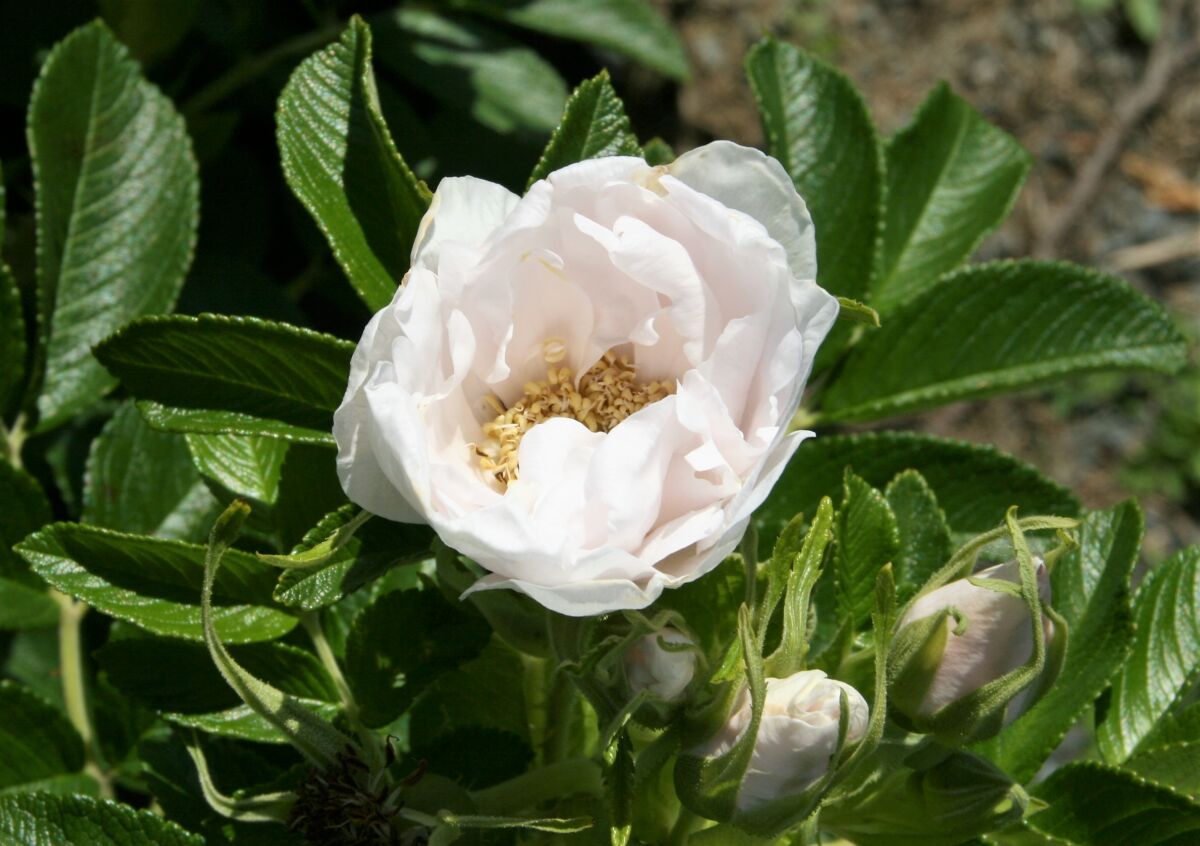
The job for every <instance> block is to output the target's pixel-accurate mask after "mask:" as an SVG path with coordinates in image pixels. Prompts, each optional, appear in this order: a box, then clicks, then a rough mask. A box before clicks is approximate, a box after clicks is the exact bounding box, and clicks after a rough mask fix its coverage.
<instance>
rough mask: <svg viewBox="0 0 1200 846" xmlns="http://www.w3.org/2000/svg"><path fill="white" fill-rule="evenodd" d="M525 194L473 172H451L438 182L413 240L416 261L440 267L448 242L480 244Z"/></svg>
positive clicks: (433, 268) (414, 262)
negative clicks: (473, 174)
mask: <svg viewBox="0 0 1200 846" xmlns="http://www.w3.org/2000/svg"><path fill="white" fill-rule="evenodd" d="M520 199H521V198H520V197H518V196H517V195H516V194H514V193H513V192H512V191H509V190H508V189H507V188H505V187H504V186H503V185H497V184H496V183H495V182H488V181H487V180H486V179H476V178H475V177H473V176H447V177H445V178H443V179H442V181H441V182H439V183H438V187H437V190H436V191H435V192H434V193H433V201H432V202H431V203H430V204H429V209H428V210H427V211H426V212H425V216H424V217H423V218H422V219H421V225H420V227H419V228H418V229H417V237H416V239H415V241H414V243H413V250H412V263H413V266H414V267H423V268H426V269H428V270H432V271H435V272H436V271H437V270H438V264H439V259H440V257H441V254H442V252H443V251H444V250H445V249H446V248H447V246H451V245H452V246H457V247H467V248H479V247H480V246H482V245H483V242H484V241H486V240H487V238H488V236H489V235H491V234H492V233H493V232H494V231H495V230H496V229H497V228H498V227H499V226H500V225H501V224H502V223H504V221H505V220H506V219H507V218H508V215H509V213H510V212H512V210H513V209H514V208H515V207H516V205H517V202H518V201H519V200H520Z"/></svg>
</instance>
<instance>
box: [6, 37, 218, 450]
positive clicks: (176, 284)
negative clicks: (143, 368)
mask: <svg viewBox="0 0 1200 846" xmlns="http://www.w3.org/2000/svg"><path fill="white" fill-rule="evenodd" d="M29 149H30V153H31V157H32V161H33V175H34V182H35V184H36V186H37V230H38V270H37V278H38V315H39V327H38V334H39V345H40V346H44V352H43V353H42V355H43V356H44V363H45V377H44V381H43V383H42V387H41V397H40V398H39V399H38V413H39V415H40V418H41V419H40V422H39V428H40V429H43V430H44V429H48V428H50V427H52V426H54V425H56V424H58V423H60V422H62V421H63V420H65V419H66V418H68V417H70V416H71V415H72V414H74V413H75V412H77V411H79V410H80V409H82V408H83V407H84V406H86V405H88V404H90V403H92V402H94V401H95V400H97V399H99V398H100V396H101V395H102V394H104V393H105V392H106V391H107V390H109V389H110V388H111V387H112V386H113V385H114V384H116V383H115V380H113V379H112V378H111V377H110V376H109V375H108V374H107V373H105V372H104V369H103V368H101V367H100V365H99V364H98V363H97V362H96V361H94V360H93V359H92V357H91V355H90V351H91V347H92V345H93V344H95V343H96V342H97V341H99V340H100V339H101V338H103V337H105V336H106V335H108V334H110V333H111V332H113V331H114V330H116V329H117V328H118V327H119V326H121V325H123V324H125V323H127V322H129V321H130V320H132V319H133V318H135V317H138V316H140V315H144V314H155V313H159V312H164V311H169V310H170V309H171V307H172V306H173V305H174V303H175V298H176V297H177V296H178V295H179V290H180V288H181V287H182V285H183V279H184V275H185V273H186V272H187V268H188V265H189V264H190V263H191V260H192V248H193V246H194V245H195V241H196V225H197V216H198V193H199V188H198V184H197V177H196V161H195V159H194V157H193V155H192V146H191V142H190V141H189V140H188V136H187V131H186V128H185V126H184V122H183V119H182V118H181V117H180V115H179V114H178V113H177V112H176V111H175V109H174V107H173V106H172V105H171V102H170V100H168V99H167V98H166V97H165V96H163V94H162V93H161V92H160V91H159V90H158V89H157V88H155V87H154V86H153V85H151V84H150V83H148V82H147V81H146V80H145V79H144V78H143V77H142V76H141V74H140V72H139V70H138V66H137V63H136V62H135V61H134V60H133V59H132V58H130V56H129V53H128V51H127V50H126V49H125V48H124V47H123V46H121V44H120V43H118V42H117V41H116V39H114V38H113V36H112V34H111V33H110V32H109V31H108V28H107V27H105V26H104V24H102V23H99V22H96V23H92V24H89V25H87V26H85V27H81V28H80V29H77V30H75V31H74V32H72V33H71V34H70V35H68V36H67V37H66V38H65V39H63V40H62V41H61V42H59V43H58V44H57V45H56V46H55V47H54V49H53V50H51V51H50V55H49V56H48V57H47V58H46V62H45V64H44V65H43V66H42V73H41V76H40V77H39V79H38V81H37V83H36V84H35V85H34V89H33V94H32V97H31V99H30V104H29ZM39 357H40V356H39Z"/></svg>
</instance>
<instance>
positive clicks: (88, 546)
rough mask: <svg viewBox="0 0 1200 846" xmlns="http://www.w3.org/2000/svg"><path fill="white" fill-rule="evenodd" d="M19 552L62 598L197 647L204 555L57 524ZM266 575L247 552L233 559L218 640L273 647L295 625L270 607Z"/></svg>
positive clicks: (171, 544) (192, 548)
mask: <svg viewBox="0 0 1200 846" xmlns="http://www.w3.org/2000/svg"><path fill="white" fill-rule="evenodd" d="M17 551H18V552H19V553H20V555H21V556H22V557H24V558H25V560H26V561H28V562H29V564H30V566H31V567H33V569H34V571H35V572H36V573H37V574H38V575H40V576H41V577H42V578H44V579H45V580H46V581H47V582H49V583H50V584H51V585H53V586H54V587H56V588H58V589H59V590H60V591H62V592H63V593H66V594H70V595H71V596H74V597H77V598H79V599H82V600H83V601H84V602H86V603H88V604H89V605H91V606H93V607H95V608H97V609H99V610H101V611H103V612H104V613H106V614H108V615H110V616H112V617H116V618H117V619H119V620H126V621H128V622H130V623H133V624H135V625H137V626H140V627H142V628H144V629H146V630H148V631H151V632H154V633H155V634H161V635H166V636H168V637H180V638H184V639H187V640H200V639H201V638H202V637H203V632H202V629H201V615H200V607H199V605H200V588H201V583H202V580H203V574H204V547H202V546H197V545H195V544H190V543H181V542H179V541H170V540H160V539H157V538H148V537H142V536H139V535H126V534H121V533H119V532H113V531H109V530H107V529H98V528H93V527H91V526H82V525H78V524H75V523H54V524H52V525H50V526H46V527H45V528H43V529H42V530H41V531H39V532H37V533H36V534H34V535H31V536H29V537H28V538H26V539H25V540H24V541H23V542H21V544H19V545H18V547H17ZM274 582H275V579H274V573H273V571H272V570H271V568H269V567H267V566H266V565H264V564H261V563H259V561H258V560H257V559H255V557H254V556H252V555H249V554H247V553H245V552H236V551H234V552H230V553H229V555H228V563H227V565H226V569H225V570H223V571H222V573H221V578H220V579H218V580H217V585H216V595H217V597H218V598H219V601H220V602H221V605H220V606H219V607H218V608H217V609H216V610H215V611H214V614H213V616H214V619H215V625H216V629H217V631H218V632H220V633H221V636H222V637H223V638H224V639H225V640H228V641H232V642H235V643H249V642H252V641H260V640H273V639H275V638H277V637H280V636H282V635H284V634H286V633H287V632H288V631H290V630H291V629H292V628H293V627H294V626H295V624H296V619H295V618H294V617H292V616H290V615H288V614H285V613H283V612H281V611H277V610H275V609H273V608H271V607H268V606H270V605H272V604H273V603H272V600H271V590H272V588H273V586H274Z"/></svg>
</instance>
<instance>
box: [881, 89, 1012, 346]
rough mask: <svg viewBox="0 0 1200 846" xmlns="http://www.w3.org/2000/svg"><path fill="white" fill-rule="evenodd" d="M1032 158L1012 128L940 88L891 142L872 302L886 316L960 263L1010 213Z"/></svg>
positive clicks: (888, 150)
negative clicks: (996, 123) (1007, 130)
mask: <svg viewBox="0 0 1200 846" xmlns="http://www.w3.org/2000/svg"><path fill="white" fill-rule="evenodd" d="M1029 163H1030V159H1029V154H1028V153H1026V152H1025V151H1024V150H1023V149H1021V146H1020V145H1019V144H1018V143H1017V142H1016V141H1015V140H1013V139H1012V138H1011V137H1010V136H1009V135H1008V134H1006V133H1004V132H1002V131H1001V130H999V129H997V128H996V127H994V126H992V125H991V124H990V123H988V122H987V121H986V120H984V118H983V117H982V116H981V115H980V114H979V113H978V112H976V111H975V110H974V109H973V108H972V107H971V105H970V104H969V103H968V102H967V101H966V100H963V99H962V98H961V97H958V96H957V95H955V94H954V92H953V91H951V90H950V87H949V86H948V85H946V84H945V83H941V84H939V85H938V86H936V87H935V88H934V89H933V91H932V92H930V94H929V96H928V97H927V98H926V99H925V102H924V103H922V104H921V106H920V108H919V109H918V110H917V113H916V115H915V116H914V117H913V121H912V123H911V124H909V125H908V126H907V127H905V128H904V129H902V130H901V131H900V132H898V133H897V134H896V135H895V137H893V138H892V139H891V141H889V143H888V145H887V165H886V173H887V185H886V196H887V208H886V213H885V215H884V227H883V241H882V244H881V246H880V252H879V260H878V263H877V275H876V278H875V282H874V284H873V285H872V287H871V296H870V302H871V305H873V306H875V308H877V309H879V311H880V313H881V314H886V313H887V312H890V311H892V310H893V309H894V308H895V307H896V306H898V305H900V304H901V303H904V302H908V301H909V300H912V299H914V298H915V297H916V296H917V295H918V294H920V293H921V292H922V291H924V290H926V289H927V288H929V287H930V286H931V285H933V284H934V283H935V282H936V281H937V279H938V277H939V276H941V275H942V274H943V273H946V272H947V271H950V270H953V269H954V268H956V267H958V265H959V264H961V263H962V262H963V261H964V260H965V259H966V258H967V257H968V256H970V255H971V253H972V252H974V250H975V248H976V247H977V246H979V242H980V241H982V240H983V237H984V236H985V235H987V234H988V233H989V232H991V231H992V229H994V228H995V227H996V226H997V224H999V223H1000V222H1001V221H1002V220H1004V218H1005V217H1006V216H1007V215H1008V210H1009V209H1010V208H1011V207H1012V204H1013V201H1014V200H1015V199H1016V196H1017V191H1019V190H1020V188H1021V183H1022V182H1024V181H1025V174H1026V172H1027V171H1028V170H1029ZM884 322H885V323H886V322H887V321H886V320H885V321H884Z"/></svg>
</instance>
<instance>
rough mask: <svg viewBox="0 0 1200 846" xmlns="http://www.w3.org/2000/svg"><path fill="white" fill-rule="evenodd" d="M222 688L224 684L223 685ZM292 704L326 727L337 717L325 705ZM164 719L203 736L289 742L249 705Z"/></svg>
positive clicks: (310, 702)
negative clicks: (313, 716)
mask: <svg viewBox="0 0 1200 846" xmlns="http://www.w3.org/2000/svg"><path fill="white" fill-rule="evenodd" d="M206 660H207V659H206ZM222 684H224V682H223V681H222ZM291 702H292V704H293V705H294V706H295V707H297V708H303V709H304V710H305V711H309V712H311V713H312V714H314V715H315V716H316V717H317V718H318V719H321V720H324V721H325V722H327V723H332V722H333V721H334V719H336V718H337V715H338V713H339V708H338V706H337V705H333V704H331V703H328V702H317V701H315V700H312V699H301V698H299V697H293V698H292V699H291ZM163 718H164V719H166V720H168V721H169V722H171V723H173V724H175V725H177V726H183V727H184V728H193V729H196V730H197V731H202V732H204V733H205V734H211V735H216V736H217V737H225V738H230V739H232V740H247V741H250V742H251V743H273V744H278V745H283V744H285V743H290V742H291V741H290V740H289V738H288V736H287V735H286V734H284V733H283V732H282V731H280V730H279V729H278V728H276V727H275V726H274V725H272V724H271V722H270V721H268V720H266V719H264V718H263V717H262V716H261V715H259V714H258V713H256V712H255V711H254V709H252V708H251V707H250V706H249V705H236V706H234V707H233V708H226V709H225V710H224V711H210V712H208V713H205V714H182V713H179V712H177V711H172V712H169V713H164V714H163Z"/></svg>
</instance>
